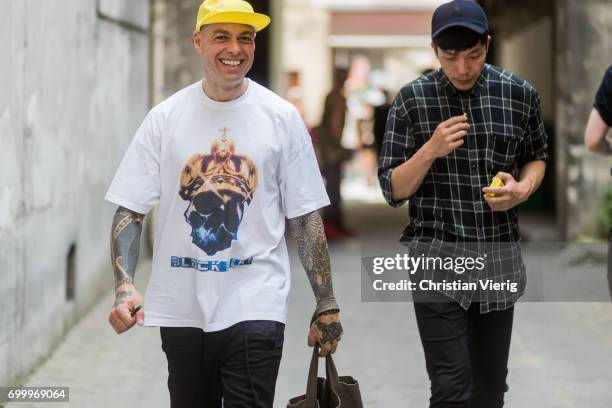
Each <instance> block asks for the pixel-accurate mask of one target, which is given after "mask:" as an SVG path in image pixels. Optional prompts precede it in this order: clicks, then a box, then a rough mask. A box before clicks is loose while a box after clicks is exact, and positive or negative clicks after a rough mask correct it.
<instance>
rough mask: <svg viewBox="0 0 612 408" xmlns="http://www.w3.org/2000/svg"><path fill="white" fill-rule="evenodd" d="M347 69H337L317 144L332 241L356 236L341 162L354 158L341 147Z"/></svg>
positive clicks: (327, 232) (327, 230)
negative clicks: (349, 223) (347, 219)
mask: <svg viewBox="0 0 612 408" xmlns="http://www.w3.org/2000/svg"><path fill="white" fill-rule="evenodd" d="M347 76H348V71H347V70H346V69H344V68H336V69H335V70H334V75H333V86H332V90H331V92H330V93H329V94H328V95H327V96H326V97H325V105H324V107H323V118H322V119H321V124H320V125H319V126H318V127H317V129H316V144H317V152H318V155H317V156H318V160H319V166H320V167H321V172H322V173H323V177H324V178H325V186H326V188H327V194H328V196H329V200H330V202H331V205H329V206H327V207H325V208H324V209H323V223H324V226H325V235H326V236H327V238H328V239H329V240H333V239H342V238H347V237H350V236H352V235H353V232H352V231H351V230H349V229H348V228H347V227H346V225H345V223H344V211H343V208H342V194H341V192H340V183H341V181H342V165H343V164H344V162H345V161H346V160H348V159H349V158H350V157H351V153H350V151H349V150H348V149H346V148H344V147H343V146H342V132H343V131H344V125H345V119H346V109H347V107H346V93H345V90H344V83H345V82H346V79H347Z"/></svg>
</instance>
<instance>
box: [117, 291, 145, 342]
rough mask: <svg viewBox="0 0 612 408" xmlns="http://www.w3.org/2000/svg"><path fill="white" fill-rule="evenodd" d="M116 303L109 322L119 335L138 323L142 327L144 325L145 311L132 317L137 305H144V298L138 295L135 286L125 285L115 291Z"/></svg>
mask: <svg viewBox="0 0 612 408" xmlns="http://www.w3.org/2000/svg"><path fill="white" fill-rule="evenodd" d="M115 296H116V298H115V303H114V304H113V309H112V310H111V312H110V315H109V316H108V322H109V323H110V324H111V326H113V329H114V330H115V332H117V334H120V333H123V332H124V331H127V330H129V329H130V328H132V326H134V324H136V323H138V324H139V325H140V326H142V325H143V324H144V310H142V309H141V310H140V311H138V312H137V313H136V314H135V315H132V313H133V311H134V310H135V309H136V306H137V305H142V304H143V298H142V296H141V295H140V293H138V291H137V290H136V288H135V287H134V285H131V284H123V285H121V286H119V287H118V288H117V290H116V291H115Z"/></svg>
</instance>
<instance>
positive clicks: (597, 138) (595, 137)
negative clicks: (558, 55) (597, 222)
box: [584, 65, 612, 298]
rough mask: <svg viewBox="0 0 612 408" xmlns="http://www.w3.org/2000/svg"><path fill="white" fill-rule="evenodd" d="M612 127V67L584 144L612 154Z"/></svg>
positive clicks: (611, 256)
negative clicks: (611, 129) (611, 139)
mask: <svg viewBox="0 0 612 408" xmlns="http://www.w3.org/2000/svg"><path fill="white" fill-rule="evenodd" d="M610 127H612V65H611V66H610V67H609V68H608V70H607V71H606V72H605V74H604V77H603V79H602V81H601V85H600V86H599V89H598V90H597V94H596V95H595V103H594V104H593V109H592V110H591V115H590V116H589V120H588V122H587V125H586V129H585V131H584V144H585V146H586V148H587V149H589V150H590V151H592V152H594V153H601V154H612V143H611V142H610V139H609V138H607V137H606V136H607V135H608V131H609V130H610ZM608 291H609V293H610V298H612V228H610V231H609V233H608Z"/></svg>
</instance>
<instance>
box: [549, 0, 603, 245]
mask: <svg viewBox="0 0 612 408" xmlns="http://www.w3.org/2000/svg"><path fill="white" fill-rule="evenodd" d="M556 11H557V31H556V71H557V75H556V95H557V100H556V104H557V105H556V128H557V135H558V138H557V139H558V144H557V151H556V154H557V157H558V163H559V164H558V167H557V168H558V174H557V178H558V180H559V182H558V185H560V186H564V187H565V188H561V189H559V190H558V191H557V199H558V201H559V202H560V203H563V205H564V206H563V208H562V212H561V213H560V215H561V217H562V219H561V223H562V228H561V229H562V230H563V232H564V233H565V235H566V237H567V238H576V237H579V236H581V235H584V234H588V235H592V234H593V232H594V228H595V214H596V212H597V210H598V207H599V206H600V202H601V196H602V194H603V192H604V190H605V188H606V187H609V186H610V185H611V179H610V167H612V158H611V157H603V156H596V155H594V154H591V153H588V152H586V149H585V148H584V141H583V135H584V127H585V125H586V122H587V119H588V116H589V113H590V111H591V109H592V106H593V99H594V97H595V92H596V90H597V88H598V87H599V84H600V83H601V79H602V77H603V73H604V72H605V70H606V68H607V67H609V66H610V64H612V7H610V1H609V0H557V1H556Z"/></svg>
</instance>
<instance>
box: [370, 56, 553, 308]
mask: <svg viewBox="0 0 612 408" xmlns="http://www.w3.org/2000/svg"><path fill="white" fill-rule="evenodd" d="M464 112H465V113H467V114H468V123H469V124H470V128H469V130H468V134H467V136H466V137H465V140H464V144H463V145H462V146H460V147H459V148H457V149H456V150H455V151H453V152H451V153H450V154H449V155H448V156H446V157H441V158H438V159H436V160H435V161H434V163H433V165H432V166H431V168H430V170H429V171H428V172H427V174H426V176H425V178H424V180H423V183H422V184H421V186H420V187H419V189H418V190H417V191H416V192H415V193H414V194H413V195H412V196H411V197H410V201H409V214H410V221H409V222H408V225H407V227H406V229H405V230H404V232H403V233H402V237H401V240H400V241H401V242H404V243H410V242H419V241H420V242H423V241H432V240H433V241H441V242H497V243H500V242H501V243H517V242H518V241H519V240H520V233H519V228H518V216H517V210H516V208H513V209H511V210H509V211H501V212H493V211H491V209H490V207H489V205H488V204H487V202H486V201H485V200H484V197H483V192H482V188H483V187H484V186H488V185H489V184H490V183H491V179H492V178H493V177H494V176H495V175H496V174H497V172H499V171H504V172H507V173H510V174H512V175H513V177H514V178H515V179H518V177H519V173H520V170H521V168H522V167H523V165H525V164H526V163H528V162H531V161H535V160H544V161H546V160H547V159H548V154H547V143H546V139H547V137H546V133H545V131H544V125H543V123H542V118H541V113H540V100H539V97H538V94H537V91H536V90H535V88H534V87H533V86H531V85H530V84H529V83H528V82H527V81H525V80H523V79H520V78H518V77H517V76H515V75H513V74H512V73H510V72H508V71H505V70H503V69H501V68H498V67H494V66H491V65H488V64H486V65H485V66H484V68H483V70H482V72H481V74H480V77H479V78H478V80H477V81H476V84H475V85H474V87H473V88H472V89H471V90H470V91H465V92H464V91H458V90H457V89H455V87H454V86H453V85H452V84H451V82H450V81H449V79H448V78H447V77H446V76H445V75H444V73H443V72H442V70H441V69H438V70H437V71H434V72H432V73H431V74H429V75H426V76H422V77H420V78H418V79H416V80H415V81H413V82H410V83H409V84H407V85H405V86H404V87H403V88H402V89H401V91H400V92H399V94H398V95H397V97H396V99H395V101H394V103H393V106H392V107H391V110H390V111H389V116H388V118H387V126H386V131H385V138H384V141H383V145H382V149H381V154H380V158H379V163H378V177H379V180H380V185H381V187H382V191H383V194H384V196H385V199H386V200H387V202H388V203H389V204H390V205H392V206H394V207H397V206H400V205H401V204H403V203H404V202H405V201H406V199H404V200H400V201H395V200H394V199H393V198H392V191H391V173H392V172H393V169H394V168H395V167H397V166H399V165H401V164H403V163H404V162H406V161H407V160H408V159H410V158H411V157H412V155H413V154H414V153H415V152H416V151H417V150H419V149H420V148H421V147H422V146H423V145H424V144H425V142H427V141H428V140H429V139H430V138H431V136H432V135H433V133H434V131H435V129H436V127H437V126H438V125H439V124H440V123H441V122H443V121H445V120H447V119H449V118H451V117H453V116H458V115H461V114H463V113H464ZM516 256H517V257H518V261H520V262H518V263H517V264H516V265H515V267H514V268H510V269H514V270H513V271H510V270H507V269H508V268H502V269H505V270H504V271H496V272H495V274H496V275H498V276H496V277H495V278H496V279H500V280H502V279H505V278H508V279H515V280H520V279H521V278H524V276H523V274H524V265H523V263H522V260H521V259H520V249H519V250H518V255H516ZM492 269H495V268H492ZM519 296H520V295H519ZM512 297H513V296H512ZM457 300H458V301H460V303H462V305H463V306H465V304H467V305H469V301H471V299H469V300H466V299H465V296H462V297H461V299H457ZM511 300H512V299H508V298H498V299H489V300H486V299H485V301H484V303H485V306H482V307H481V310H485V311H488V310H494V309H503V308H506V307H508V302H509V301H511ZM495 303H498V304H499V303H501V305H495ZM486 304H488V305H486ZM481 305H482V303H481Z"/></svg>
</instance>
